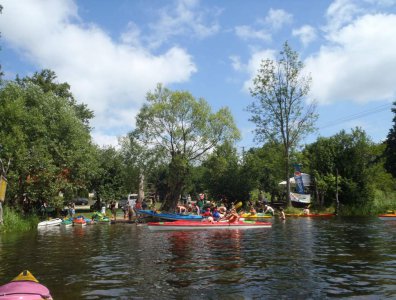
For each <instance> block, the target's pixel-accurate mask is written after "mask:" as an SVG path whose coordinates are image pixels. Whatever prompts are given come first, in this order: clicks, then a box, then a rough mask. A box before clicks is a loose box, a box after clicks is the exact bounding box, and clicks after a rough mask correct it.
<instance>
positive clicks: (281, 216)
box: [279, 207, 286, 220]
mask: <svg viewBox="0 0 396 300" xmlns="http://www.w3.org/2000/svg"><path fill="white" fill-rule="evenodd" d="M279 211H280V213H279V218H280V219H281V220H286V215H285V212H284V211H283V208H282V207H281V208H279Z"/></svg>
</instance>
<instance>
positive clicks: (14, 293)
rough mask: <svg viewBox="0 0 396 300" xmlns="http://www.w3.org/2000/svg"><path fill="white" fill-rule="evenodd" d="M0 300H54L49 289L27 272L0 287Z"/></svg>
mask: <svg viewBox="0 0 396 300" xmlns="http://www.w3.org/2000/svg"><path fill="white" fill-rule="evenodd" d="M0 299H4V300H5V299H7V300H17V299H23V300H44V299H45V300H52V296H51V293H50V291H49V289H48V288H47V287H46V286H44V285H43V284H41V283H40V282H39V281H38V280H37V279H36V278H35V277H34V276H33V275H32V273H30V272H29V271H27V270H26V271H23V272H22V273H20V274H19V275H18V276H17V277H15V278H14V279H13V280H11V281H10V282H8V283H6V284H4V285H1V286H0Z"/></svg>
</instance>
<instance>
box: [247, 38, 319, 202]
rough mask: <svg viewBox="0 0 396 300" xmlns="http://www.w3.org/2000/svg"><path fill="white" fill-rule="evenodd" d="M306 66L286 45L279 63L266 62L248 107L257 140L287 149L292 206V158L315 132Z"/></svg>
mask: <svg viewBox="0 0 396 300" xmlns="http://www.w3.org/2000/svg"><path fill="white" fill-rule="evenodd" d="M303 68H304V65H303V63H302V62H301V61H300V60H299V58H298V54H297V52H295V51H293V50H292V49H291V48H290V46H289V44H288V43H287V42H286V43H285V44H284V45H283V50H282V51H281V52H280V57H279V59H278V60H276V61H274V60H270V59H266V60H262V62H261V65H260V69H259V70H258V74H257V76H256V77H255V78H254V81H253V83H254V84H253V87H252V88H251V90H250V93H251V95H252V96H253V97H254V98H256V101H255V102H253V103H252V104H251V105H249V106H248V110H249V111H250V112H251V113H252V117H251V118H250V121H252V122H254V123H255V124H256V130H255V132H256V138H257V139H258V140H259V141H272V142H274V143H281V144H282V145H283V155H284V159H285V174H284V176H285V178H286V182H287V184H286V187H287V199H288V204H290V180H289V177H290V174H289V173H290V155H291V152H292V149H293V148H294V147H296V146H298V143H299V142H300V140H301V139H302V138H303V137H304V136H305V135H307V134H308V133H310V132H312V131H313V130H314V123H315V121H316V119H317V115H316V114H315V110H316V104H315V102H311V103H310V104H309V105H305V103H304V101H305V98H306V96H307V94H308V92H309V89H310V82H311V78H310V77H309V76H304V74H303Z"/></svg>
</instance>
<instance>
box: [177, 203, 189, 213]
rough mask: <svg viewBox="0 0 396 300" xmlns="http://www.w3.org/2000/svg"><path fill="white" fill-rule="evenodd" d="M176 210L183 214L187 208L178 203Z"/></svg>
mask: <svg viewBox="0 0 396 300" xmlns="http://www.w3.org/2000/svg"><path fill="white" fill-rule="evenodd" d="M177 212H178V213H179V214H184V213H186V212H187V208H186V207H185V206H183V205H178V206H177Z"/></svg>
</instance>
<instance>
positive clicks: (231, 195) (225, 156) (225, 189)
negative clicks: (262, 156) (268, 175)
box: [202, 143, 253, 202]
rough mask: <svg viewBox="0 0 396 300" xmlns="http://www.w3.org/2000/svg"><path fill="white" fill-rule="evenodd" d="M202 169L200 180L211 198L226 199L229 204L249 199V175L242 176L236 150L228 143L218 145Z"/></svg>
mask: <svg viewBox="0 0 396 300" xmlns="http://www.w3.org/2000/svg"><path fill="white" fill-rule="evenodd" d="M203 167H204V168H205V171H204V173H203V178H202V180H203V182H204V186H205V190H206V191H207V192H208V193H209V195H210V196H211V197H212V198H214V199H216V200H220V199H222V198H227V199H228V201H230V202H235V201H237V200H242V201H246V200H248V199H249V192H250V190H251V188H253V186H252V185H251V181H250V180H249V174H244V169H243V168H242V166H241V164H240V162H239V157H238V153H237V150H236V148H234V147H232V145H231V144H230V143H224V144H222V145H219V146H218V147H217V148H216V149H215V151H214V152H213V153H212V154H211V155H210V156H209V158H208V159H207V160H206V161H205V162H204V163H203Z"/></svg>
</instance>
